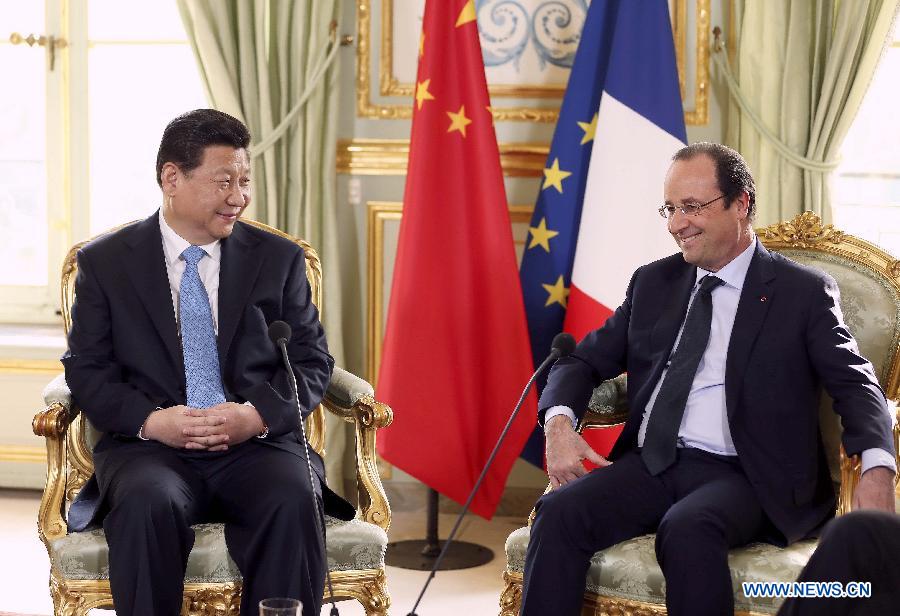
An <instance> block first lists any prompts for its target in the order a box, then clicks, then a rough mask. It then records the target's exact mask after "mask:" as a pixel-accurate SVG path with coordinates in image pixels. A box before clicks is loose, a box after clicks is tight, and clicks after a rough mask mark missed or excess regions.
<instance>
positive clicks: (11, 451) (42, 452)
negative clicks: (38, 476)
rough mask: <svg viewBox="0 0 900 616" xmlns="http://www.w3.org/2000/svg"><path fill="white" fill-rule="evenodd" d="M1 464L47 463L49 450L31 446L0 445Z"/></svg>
mask: <svg viewBox="0 0 900 616" xmlns="http://www.w3.org/2000/svg"><path fill="white" fill-rule="evenodd" d="M0 462H33V463H35V464H46V463H47V450H46V449H45V448H44V447H32V446H30V445H0Z"/></svg>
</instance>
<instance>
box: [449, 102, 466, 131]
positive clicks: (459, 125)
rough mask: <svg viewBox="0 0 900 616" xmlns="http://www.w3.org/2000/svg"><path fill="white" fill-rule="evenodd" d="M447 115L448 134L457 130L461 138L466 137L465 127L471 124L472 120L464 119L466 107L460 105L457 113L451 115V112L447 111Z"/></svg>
mask: <svg viewBox="0 0 900 616" xmlns="http://www.w3.org/2000/svg"><path fill="white" fill-rule="evenodd" d="M447 115H448V116H450V128H448V129H447V132H448V133H452V132H453V131H455V130H458V131H459V132H461V133H462V136H463V137H465V136H466V126H468V125H469V124H471V123H472V120H470V119H469V118H467V117H466V106H465V105H460V106H459V111H457V112H456V113H453V112H452V111H448V112H447Z"/></svg>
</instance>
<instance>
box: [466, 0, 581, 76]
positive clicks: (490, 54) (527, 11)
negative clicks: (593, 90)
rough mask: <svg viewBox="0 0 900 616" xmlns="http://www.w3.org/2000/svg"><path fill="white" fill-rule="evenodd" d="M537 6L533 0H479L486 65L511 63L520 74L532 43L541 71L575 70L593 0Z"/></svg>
mask: <svg viewBox="0 0 900 616" xmlns="http://www.w3.org/2000/svg"><path fill="white" fill-rule="evenodd" d="M534 4H535V3H534V1H533V0H532V2H528V0H476V1H475V11H476V14H477V16H478V32H479V35H480V38H481V52H482V55H483V56H484V65H485V66H488V67H495V66H502V65H504V64H510V63H511V64H512V65H513V67H515V70H516V72H520V71H519V69H520V61H521V59H522V57H523V55H524V54H525V53H526V52H527V50H528V47H529V45H528V43H529V41H532V42H533V43H534V45H533V47H534V50H533V53H534V54H535V55H536V56H537V60H538V65H539V67H540V70H545V69H546V68H547V65H548V64H552V65H553V66H558V67H560V68H571V67H572V62H573V61H574V59H575V51H576V49H577V48H578V43H579V41H580V40H581V29H582V27H583V26H584V20H585V17H586V15H587V9H588V5H589V4H590V0H547V1H545V2H540V4H537V6H534ZM526 5H530V6H526Z"/></svg>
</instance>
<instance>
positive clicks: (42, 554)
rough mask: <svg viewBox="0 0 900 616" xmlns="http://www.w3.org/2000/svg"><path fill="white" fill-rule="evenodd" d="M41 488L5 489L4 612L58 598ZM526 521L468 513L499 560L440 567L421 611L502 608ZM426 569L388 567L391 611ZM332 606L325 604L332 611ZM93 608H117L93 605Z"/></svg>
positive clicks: (357, 615)
mask: <svg viewBox="0 0 900 616" xmlns="http://www.w3.org/2000/svg"><path fill="white" fill-rule="evenodd" d="M39 501H40V496H39V493H38V492H35V491H28V490H3V489H0V553H2V555H3V558H0V616H7V615H9V614H16V615H23V614H28V615H32V614H34V615H37V614H40V615H49V614H52V612H53V604H52V602H51V600H50V594H49V592H48V590H47V579H48V574H49V570H50V564H49V561H48V559H47V552H46V550H45V549H44V546H43V544H42V543H41V542H40V540H39V539H38V537H37V527H36V520H37V510H38V504H39ZM453 520H454V517H453V516H452V515H450V514H441V517H440V528H441V536H442V537H443V536H446V533H448V532H449V531H450V528H451V525H452V523H453ZM523 523H524V520H523V519H520V518H501V517H497V518H494V520H493V521H491V522H486V521H485V520H482V519H481V518H477V517H473V516H469V517H467V518H466V520H465V521H464V522H463V525H462V527H461V529H460V538H461V539H462V540H464V541H471V542H474V543H478V544H480V545H484V546H487V547H489V548H491V549H492V550H493V551H494V560H493V561H491V562H489V563H488V564H486V565H483V566H481V567H476V568H474V569H467V570H462V571H445V572H439V573H438V574H437V576H436V577H435V579H434V580H433V581H432V583H431V585H430V586H429V588H428V592H427V594H426V595H425V598H424V599H423V601H422V603H421V604H420V605H419V607H418V608H417V610H416V612H417V613H418V614H419V615H420V616H450V615H454V616H458V615H459V614H465V615H466V616H488V615H491V614H497V612H498V611H499V610H498V603H497V602H498V599H499V596H500V591H501V587H502V583H501V575H502V571H503V568H504V566H505V560H504V554H503V544H504V542H505V541H506V537H507V535H509V533H511V532H512V531H513V530H515V529H516V528H518V527H519V526H521V525H522V524H523ZM424 533H425V515H424V513H423V512H421V511H411V512H395V514H394V518H393V526H392V527H391V531H390V533H389V536H390V539H391V541H398V540H403V539H418V538H422V537H423V536H424ZM427 575H428V574H427V573H426V572H422V571H409V570H404V569H397V568H395V567H388V570H387V578H388V589H389V590H390V593H391V599H392V607H391V610H390V613H391V614H393V615H395V616H405V614H407V613H408V612H409V611H410V610H411V609H412V606H413V603H414V602H415V600H416V597H417V596H418V595H419V591H420V590H421V587H422V585H423V584H424V583H425V579H426V577H427ZM329 609H330V606H326V607H323V609H322V614H323V615H326V616H327V614H328V610H329ZM338 609H339V610H340V613H341V616H362V615H363V614H364V612H363V610H362V608H361V607H360V606H359V604H358V603H350V602H343V603H339V604H338ZM93 613H94V614H97V616H100V615H104V614H106V615H111V614H112V613H113V612H109V611H105V610H94V611H93Z"/></svg>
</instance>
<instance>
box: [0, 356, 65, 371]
mask: <svg viewBox="0 0 900 616" xmlns="http://www.w3.org/2000/svg"><path fill="white" fill-rule="evenodd" d="M62 369H63V366H62V364H61V363H60V362H59V360H57V359H8V358H3V359H0V374H53V375H56V374H59V373H60V372H62Z"/></svg>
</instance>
